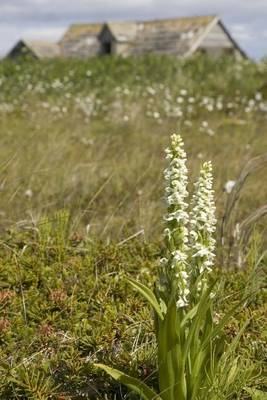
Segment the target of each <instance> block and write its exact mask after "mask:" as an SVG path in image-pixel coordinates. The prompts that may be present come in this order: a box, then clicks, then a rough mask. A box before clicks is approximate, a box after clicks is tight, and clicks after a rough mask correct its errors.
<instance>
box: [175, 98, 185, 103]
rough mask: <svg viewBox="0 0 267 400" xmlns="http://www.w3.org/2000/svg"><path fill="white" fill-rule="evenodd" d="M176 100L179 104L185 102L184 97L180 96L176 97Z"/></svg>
mask: <svg viewBox="0 0 267 400" xmlns="http://www.w3.org/2000/svg"><path fill="white" fill-rule="evenodd" d="M176 101H177V103H178V104H182V103H183V102H184V99H183V97H181V96H178V97H177V98H176Z"/></svg>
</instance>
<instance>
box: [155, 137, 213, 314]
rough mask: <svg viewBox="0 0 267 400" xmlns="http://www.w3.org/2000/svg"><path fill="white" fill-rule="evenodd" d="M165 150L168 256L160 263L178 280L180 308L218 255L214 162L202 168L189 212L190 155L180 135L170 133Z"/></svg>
mask: <svg viewBox="0 0 267 400" xmlns="http://www.w3.org/2000/svg"><path fill="white" fill-rule="evenodd" d="M166 154H167V157H166V158H167V159H168V160H169V166H168V168H167V169H166V170H165V171H164V175H165V180H166V189H165V193H166V202H167V207H168V213H167V215H166V216H165V218H164V219H165V221H166V225H167V227H166V228H165V230H164V234H165V242H166V244H167V249H168V251H169V257H168V258H167V259H165V260H164V262H161V264H163V265H164V266H165V270H166V273H167V274H168V275H169V276H170V279H171V280H173V281H175V284H176V287H177V299H178V300H177V303H176V304H177V307H178V308H181V307H186V306H187V305H188V295H189V292H190V290H189V288H190V284H192V282H193V283H194V282H195V281H196V280H198V281H199V282H198V291H200V290H201V289H202V288H204V286H205V283H206V280H207V277H206V276H204V272H205V273H208V272H210V271H211V269H212V266H213V261H214V257H215V254H214V250H215V239H214V238H213V234H214V232H215V230H216V218H215V204H214V192H213V189H212V184H213V177H212V165H211V162H206V163H204V164H203V166H202V168H201V170H200V177H199V179H198V181H197V182H196V183H195V192H194V194H193V198H192V209H191V211H190V213H189V212H188V200H187V199H188V191H187V185H188V170H187V167H186V161H187V159H186V152H185V151H184V145H183V141H182V138H181V137H180V136H179V135H175V134H174V135H172V136H171V144H170V147H169V148H168V149H167V150H166ZM189 227H190V229H188V228H189ZM202 275H203V276H202ZM205 275H206V274H205ZM199 278H200V279H199Z"/></svg>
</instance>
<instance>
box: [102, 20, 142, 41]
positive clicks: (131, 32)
mask: <svg viewBox="0 0 267 400" xmlns="http://www.w3.org/2000/svg"><path fill="white" fill-rule="evenodd" d="M138 25H139V23H138V22H133V21H122V22H107V23H105V24H104V25H103V28H102V29H101V32H100V34H99V36H101V34H102V32H103V31H104V30H105V29H108V30H109V31H110V33H111V34H112V36H113V38H114V39H115V40H116V41H118V42H129V41H131V40H134V39H135V38H136V35H137V33H138Z"/></svg>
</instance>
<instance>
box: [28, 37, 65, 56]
mask: <svg viewBox="0 0 267 400" xmlns="http://www.w3.org/2000/svg"><path fill="white" fill-rule="evenodd" d="M22 42H23V44H24V45H25V46H26V47H28V48H29V49H30V50H31V51H32V52H33V53H34V54H35V55H36V56H37V57H38V58H54V57H59V56H60V47H59V45H58V44H57V43H51V42H46V41H43V40H42V41H41V40H22Z"/></svg>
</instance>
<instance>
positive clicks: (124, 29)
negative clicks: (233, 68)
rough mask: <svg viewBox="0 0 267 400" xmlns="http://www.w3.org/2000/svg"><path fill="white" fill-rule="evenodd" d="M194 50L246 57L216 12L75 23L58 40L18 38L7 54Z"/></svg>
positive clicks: (80, 55)
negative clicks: (214, 14) (145, 19)
mask: <svg viewBox="0 0 267 400" xmlns="http://www.w3.org/2000/svg"><path fill="white" fill-rule="evenodd" d="M196 52H199V53H205V54H209V55H212V56H219V55H222V54H229V55H233V56H235V57H236V58H246V54H245V53H244V52H243V51H242V49H241V48H240V47H239V45H238V44H237V42H236V41H235V40H234V39H233V37H232V36H231V34H230V33H229V31H228V30H227V29H226V27H225V25H224V24H223V23H222V21H221V20H220V19H219V18H218V17H217V16H202V17H192V18H174V19H162V20H154V21H138V22H134V21H124V22H107V23H104V24H101V23H97V24H75V25H72V26H71V27H70V28H69V29H68V30H67V32H66V33H65V35H64V36H63V38H62V39H61V40H60V41H59V43H58V44H53V43H47V42H36V41H24V40H21V41H19V42H18V43H17V44H16V45H15V47H14V48H13V49H12V50H11V51H10V52H9V54H8V56H9V57H17V56H18V55H20V54H25V53H27V54H30V55H32V56H33V57H35V58H48V57H49V58H52V57H58V56H62V57H65V58H68V57H74V58H88V57H93V56H97V55H103V54H118V55H121V56H129V55H141V54H147V53H154V54H173V55H175V56H178V57H188V56H191V55H192V54H194V53H196Z"/></svg>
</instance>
